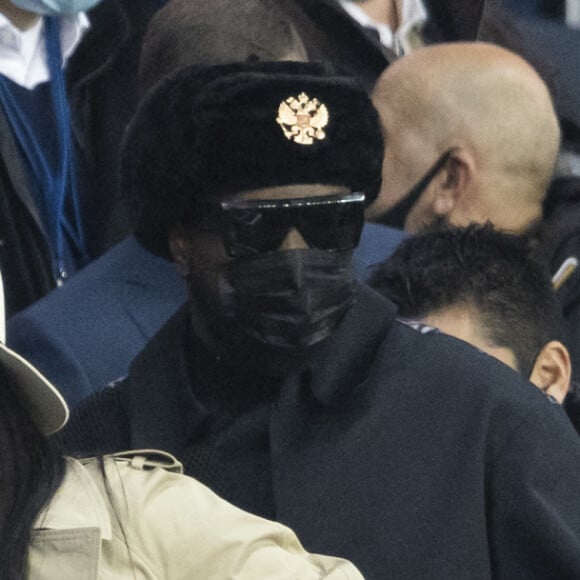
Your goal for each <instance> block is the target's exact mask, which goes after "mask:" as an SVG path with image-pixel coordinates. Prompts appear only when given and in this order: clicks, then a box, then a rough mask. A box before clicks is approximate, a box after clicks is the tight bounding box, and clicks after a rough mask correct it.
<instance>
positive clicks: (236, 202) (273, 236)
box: [218, 193, 365, 257]
mask: <svg viewBox="0 0 580 580" xmlns="http://www.w3.org/2000/svg"><path fill="white" fill-rule="evenodd" d="M364 200H365V196H364V194H362V193H352V194H348V195H327V196H318V197H305V198H296V199H281V200H278V199H264V200H261V199H260V200H245V199H233V200H225V201H221V202H219V204H218V206H219V213H220V222H221V225H222V226H225V227H223V237H224V244H225V246H226V250H227V252H228V254H229V255H230V256H232V257H248V256H253V255H256V254H263V253H266V252H273V251H275V250H277V249H278V248H279V247H280V245H281V244H282V242H283V241H284V238H285V237H286V236H287V235H288V232H289V231H290V229H292V228H296V229H297V230H298V231H299V232H300V235H301V236H302V237H303V238H304V240H305V241H306V243H307V244H308V245H309V247H311V248H317V249H322V250H349V249H353V248H355V247H356V246H357V245H358V242H359V239H360V234H361V231H362V227H363V222H364Z"/></svg>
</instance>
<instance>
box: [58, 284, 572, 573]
mask: <svg viewBox="0 0 580 580" xmlns="http://www.w3.org/2000/svg"><path fill="white" fill-rule="evenodd" d="M394 316H395V312H394V307H393V306H392V304H391V303H389V302H387V301H386V300H385V299H383V298H382V297H380V296H378V295H377V294H375V293H374V292H373V291H371V290H369V289H362V288H361V290H360V292H359V298H358V301H357V303H356V304H355V306H354V307H353V308H352V309H351V310H350V311H349V313H348V314H347V315H346V317H345V319H344V320H343V322H342V323H341V325H340V327H339V329H338V331H337V332H336V333H335V335H334V336H333V338H332V339H330V341H329V344H328V345H327V348H326V349H324V350H323V352H322V353H319V354H318V356H317V357H315V359H314V361H313V362H311V364H310V365H309V370H308V371H306V372H300V373H296V374H290V375H289V376H288V377H287V378H286V379H285V380H284V381H282V384H281V385H280V386H279V390H276V391H270V392H266V393H263V394H262V397H261V398H258V399H256V401H255V405H253V406H251V405H247V406H250V407H251V408H249V409H246V410H245V411H244V414H243V415H240V416H235V414H233V415H232V416H231V417H230V420H229V421H227V422H226V423H225V426H224V425H223V424H222V428H223V430H224V431H226V432H227V431H228V430H230V431H231V432H232V433H233V435H232V437H230V438H229V439H228V438H227V437H226V438H222V439H221V443H220V444H219V445H216V444H214V442H215V441H216V439H214V438H213V435H214V434H215V433H214V431H215V429H216V423H215V422H212V411H211V408H210V407H208V406H207V405H205V404H204V403H202V402H201V401H200V399H199V397H198V393H200V392H201V383H200V384H198V383H195V384H192V383H191V381H190V378H189V377H190V374H191V370H190V369H188V365H189V362H190V360H191V357H192V356H195V355H196V349H197V348H199V347H198V346H196V344H197V343H196V342H195V341H192V340H191V338H190V332H189V328H190V326H189V323H188V317H187V311H182V312H180V313H179V314H178V315H176V317H174V318H173V319H172V320H171V321H170V322H169V323H168V324H167V325H166V326H165V327H164V328H163V329H162V330H161V331H160V332H159V333H158V335H157V336H156V337H155V338H154V339H153V340H152V341H151V343H150V344H149V345H148V346H147V347H146V348H145V349H144V351H143V352H142V354H141V355H140V356H138V357H137V358H136V359H135V361H134V363H133V365H132V367H131V372H130V376H129V378H128V379H127V380H126V381H125V382H123V383H121V384H120V385H117V386H116V387H114V388H111V389H106V390H104V391H100V392H99V393H97V394H96V395H94V396H93V397H92V398H91V399H89V400H88V402H87V403H86V405H84V406H83V407H81V408H80V409H78V410H77V412H76V413H75V415H74V416H73V418H72V421H71V423H70V424H69V426H68V428H67V429H66V430H65V432H64V437H63V439H64V443H65V445H66V447H67V448H68V449H69V450H70V451H83V452H89V451H94V450H95V449H99V450H103V451H111V450H118V449H121V448H151V447H159V448H162V449H164V450H166V451H169V452H172V453H175V454H176V455H177V456H178V457H179V458H180V460H181V461H183V462H184V464H185V470H186V472H187V473H189V474H191V475H194V476H196V477H198V478H199V479H201V481H203V482H204V483H206V484H208V485H209V486H210V487H212V488H214V489H215V490H216V491H218V492H219V493H221V494H222V495H223V496H224V497H225V498H226V499H228V500H230V501H232V502H234V503H236V504H238V505H241V506H242V507H248V506H250V507H252V509H254V510H255V511H257V512H258V513H261V514H262V515H264V516H267V517H271V518H275V519H278V520H280V521H282V522H283V523H285V524H288V525H290V526H291V527H293V528H294V529H295V530H296V532H297V533H298V535H299V537H300V538H301V539H302V541H303V542H304V544H305V546H306V547H307V548H308V549H309V550H312V551H317V552H322V553H330V554H337V555H341V556H344V557H347V558H349V559H352V560H353V561H354V562H355V564H356V565H357V566H359V567H360V569H361V571H362V572H363V574H364V575H365V577H366V578H368V579H369V580H372V579H375V580H384V579H390V578H392V579H397V580H406V579H409V580H433V579H434V578H437V579H439V578H441V579H445V580H454V579H457V580H465V579H467V578H468V579H469V580H484V579H485V580H488V579H491V578H494V579H496V580H519V579H521V580H552V579H553V580H577V579H578V578H580V504H579V503H578V500H577V498H578V497H579V496H580V478H579V477H578V474H577V473H576V469H577V466H578V465H580V441H579V440H578V437H577V435H576V433H575V432H574V430H573V428H572V427H571V425H570V423H569V422H568V420H567V418H566V417H565V415H564V413H563V411H562V409H561V408H560V407H559V406H557V405H554V404H552V403H550V402H549V400H548V399H547V398H546V397H545V396H544V395H543V394H542V393H541V392H540V391H539V390H538V389H536V388H534V387H533V386H532V385H531V384H529V383H528V382H526V381H524V380H523V379H522V378H521V377H520V376H519V375H518V374H517V373H515V372H513V371H512V370H511V369H509V368H507V367H506V366H504V365H503V364H501V363H499V362H498V361H496V360H495V359H491V358H490V357H488V356H487V355H485V354H484V353H481V352H479V351H476V350H475V349H473V348H472V347H470V346H469V345H467V344H465V343H463V342H461V341H458V340H456V339H453V338H451V337H448V336H445V335H442V334H438V333H429V334H422V333H420V332H418V331H415V330H413V329H410V328H408V327H406V326H404V325H403V324H401V323H399V322H397V321H395V319H394ZM198 358H199V357H198ZM206 358H211V356H209V357H206ZM214 358H215V357H214ZM215 365H216V367H219V368H218V369H217V370H221V372H222V374H223V373H225V372H226V371H227V369H228V366H227V365H228V362H227V361H221V362H220V361H219V360H218V361H217V362H216V363H215ZM219 365H222V366H221V367H220V366H219ZM224 365H225V366H224ZM207 366H208V368H210V366H211V364H210V362H209V361H207ZM224 369H225V370H224ZM214 370H216V369H214ZM239 370H241V369H239ZM231 372H232V373H235V372H236V370H235V369H233V370H232V371H231ZM212 376H218V375H217V374H216V375H212ZM206 378H207V377H206ZM231 378H232V379H233V380H234V382H235V378H234V377H231ZM255 378H256V379H257V378H258V377H257V376H255ZM256 382H258V381H252V380H248V381H246V382H245V388H243V385H237V387H238V388H237V389H236V390H235V391H232V392H231V394H229V393H221V390H222V384H221V383H220V384H209V385H205V387H204V388H206V389H210V390H212V389H213V390H214V391H216V390H217V391H219V392H217V393H216V395H220V394H224V395H225V396H224V397H223V399H224V401H225V402H224V406H227V399H228V398H229V397H230V395H231V396H232V397H233V398H236V397H237V398H238V399H239V400H240V401H242V400H244V399H246V402H248V399H250V398H251V397H254V396H255V395H256V393H255V391H256V389H255V383H256ZM222 383H223V385H225V384H226V383H227V381H226V382H223V377H222ZM234 386H236V385H234ZM239 387H242V388H239ZM223 388H225V387H223ZM218 398H219V396H218ZM255 409H257V411H256V412H254V410H255ZM260 421H263V429H264V434H265V440H262V439H260V438H259V437H256V435H257V434H258V435H259V433H258V431H259V429H258V428H259V427H260V424H259V423H260ZM263 452H265V454H266V456H264V457H260V458H258V459H259V461H255V459H256V456H258V455H260V453H263ZM240 457H241V458H242V459H241V460H240ZM226 458H229V459H226ZM247 461H250V462H254V463H253V464H254V465H255V466H256V468H257V471H258V473H257V474H256V473H253V469H252V470H249V469H245V468H244V465H245V463H246V462H247Z"/></svg>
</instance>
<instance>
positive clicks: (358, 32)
mask: <svg viewBox="0 0 580 580" xmlns="http://www.w3.org/2000/svg"><path fill="white" fill-rule="evenodd" d="M280 1H281V3H282V5H283V6H284V8H285V10H286V11H287V12H288V14H289V16H290V20H291V21H292V23H293V25H294V26H295V28H296V30H297V32H298V33H299V35H300V36H301V38H302V39H303V41H304V44H305V47H306V50H307V52H308V55H309V57H310V58H311V59H312V60H323V61H328V62H332V63H333V64H336V65H339V66H341V67H342V68H343V69H344V70H345V71H346V72H347V73H349V74H351V75H353V76H356V77H358V78H359V79H361V81H362V82H363V83H364V84H365V85H366V86H367V88H369V89H370V88H372V86H373V85H374V83H375V81H376V80H377V78H378V77H379V75H380V74H381V73H382V72H383V70H384V69H385V68H386V67H387V66H388V64H389V63H390V62H392V61H393V60H394V58H395V55H394V53H392V52H391V51H390V50H388V49H385V47H383V46H382V45H381V44H380V42H378V40H376V39H373V38H372V37H370V36H369V35H368V34H367V33H366V32H365V31H364V29H363V28H362V27H361V26H360V25H359V24H358V23H357V22H355V21H354V20H353V19H352V18H351V17H350V16H349V15H348V14H347V13H346V12H345V11H344V10H343V9H342V7H341V6H340V5H339V4H338V1H337V0H280ZM424 3H425V6H426V8H427V10H428V11H429V14H430V19H429V22H428V24H427V25H426V27H425V28H424V31H423V34H424V40H425V42H427V43H433V42H443V41H454V40H475V39H476V38H477V32H478V28H479V22H480V19H481V14H482V11H483V6H484V4H485V0H473V1H468V0H447V1H446V2H437V1H435V0H425V2H424Z"/></svg>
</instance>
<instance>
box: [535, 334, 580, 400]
mask: <svg viewBox="0 0 580 580" xmlns="http://www.w3.org/2000/svg"><path fill="white" fill-rule="evenodd" d="M571 376H572V364H571V363H570V354H569V353H568V349H567V348H566V347H565V346H564V345H563V344H562V343H561V342H560V341H558V340H552V341H550V342H549V343H548V344H546V345H545V346H544V348H543V349H542V350H541V351H540V354H539V355H538V357H537V358H536V362H535V364H534V368H533V369H532V374H531V375H530V381H531V382H532V383H534V385H536V387H538V388H540V389H541V390H542V391H544V393H546V394H547V395H551V396H552V397H554V399H556V401H558V403H560V404H562V403H563V402H564V398H565V397H566V394H567V393H568V389H569V388H570V379H571Z"/></svg>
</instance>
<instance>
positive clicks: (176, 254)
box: [169, 225, 190, 278]
mask: <svg viewBox="0 0 580 580" xmlns="http://www.w3.org/2000/svg"><path fill="white" fill-rule="evenodd" d="M189 246H190V239H189V236H188V235H187V232H186V231H185V228H184V227H183V226H180V225H179V226H175V227H174V228H173V229H172V230H171V231H170V232H169V250H170V251H171V256H172V257H173V260H174V262H175V264H176V265H177V269H178V270H179V273H180V274H181V275H182V276H183V277H184V278H185V277H186V276H188V275H189V274H190V271H189V259H188V256H189Z"/></svg>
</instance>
